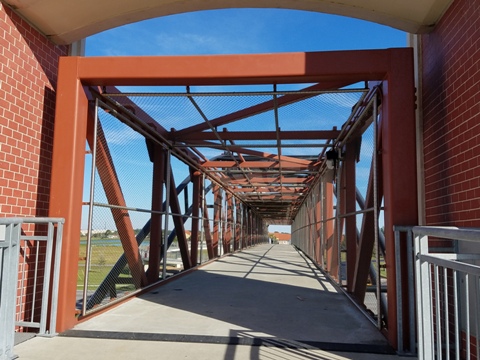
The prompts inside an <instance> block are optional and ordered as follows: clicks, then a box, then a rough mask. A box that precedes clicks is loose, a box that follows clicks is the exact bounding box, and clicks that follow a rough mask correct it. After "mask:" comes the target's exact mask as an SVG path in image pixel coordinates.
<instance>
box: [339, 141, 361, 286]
mask: <svg viewBox="0 0 480 360" xmlns="http://www.w3.org/2000/svg"><path fill="white" fill-rule="evenodd" d="M357 141H361V139H358V138H356V139H353V140H352V141H351V142H348V143H347V144H346V147H345V160H344V162H343V168H344V169H343V170H344V172H343V176H342V179H343V180H344V181H343V184H344V186H345V187H344V189H343V194H342V195H343V196H342V201H343V202H344V203H345V208H344V209H345V213H346V214H347V216H346V218H345V243H346V248H347V290H348V291H352V290H353V278H354V274H355V262H356V259H357V215H356V214H354V213H355V211H356V210H357V208H356V206H357V197H356V176H355V175H356V174H355V162H356V159H357V157H358V154H357V149H358V146H357Z"/></svg>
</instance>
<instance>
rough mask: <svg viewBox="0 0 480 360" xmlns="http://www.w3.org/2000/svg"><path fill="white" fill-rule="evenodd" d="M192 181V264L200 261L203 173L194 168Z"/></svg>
mask: <svg viewBox="0 0 480 360" xmlns="http://www.w3.org/2000/svg"><path fill="white" fill-rule="evenodd" d="M191 178H192V183H193V194H192V196H193V199H192V233H191V238H190V261H191V263H192V266H196V265H197V263H198V223H199V215H200V203H201V201H200V199H201V196H202V193H201V187H202V184H201V173H200V172H198V171H193V169H192V175H191Z"/></svg>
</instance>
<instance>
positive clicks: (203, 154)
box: [103, 81, 366, 224]
mask: <svg viewBox="0 0 480 360" xmlns="http://www.w3.org/2000/svg"><path fill="white" fill-rule="evenodd" d="M344 85H346V83H345V82H344V81H333V82H332V81H330V82H323V83H318V84H314V85H311V86H307V87H303V88H300V89H299V90H296V91H295V90H288V91H277V88H276V85H273V89H274V90H273V91H267V92H265V91H263V92H258V91H251V92H246V91H242V92H234V93H231V92H230V93H227V92H217V93H214V92H202V93H199V92H192V91H191V88H190V87H189V86H187V87H186V91H185V93H178V92H176V93H145V92H142V93H125V94H123V95H124V96H123V99H125V100H122V99H119V97H122V94H121V93H118V92H111V93H104V94H103V96H104V97H106V98H107V99H108V100H109V101H110V102H114V103H116V104H120V106H121V104H125V103H126V104H129V106H128V107H126V108H125V110H126V111H128V110H131V109H132V108H133V109H137V108H138V109H139V112H142V113H143V112H144V113H148V114H149V116H150V117H151V118H153V119H156V120H157V121H158V123H159V126H160V128H161V129H162V130H163V129H166V128H168V125H166V124H164V122H163V121H162V119H164V118H169V117H175V118H176V119H177V121H175V124H174V125H175V126H176V128H171V130H170V131H167V132H165V131H164V130H163V131H162V136H163V137H164V139H166V141H167V142H168V143H169V145H170V146H171V148H172V149H174V151H173V154H175V149H177V150H176V151H177V153H182V152H183V151H184V150H182V149H185V150H187V151H188V152H189V153H190V154H195V155H196V157H197V158H198V159H203V161H202V160H200V163H199V164H200V167H199V168H198V170H200V171H201V172H203V173H205V174H207V176H208V177H210V178H211V179H212V180H214V181H215V182H216V183H218V184H221V185H222V187H223V188H224V189H225V190H226V191H228V192H229V193H230V194H232V195H233V196H235V197H236V198H238V199H239V200H241V201H242V202H243V203H244V204H246V205H247V206H248V207H250V208H252V210H253V211H254V212H255V213H257V214H258V215H259V216H260V217H262V218H265V219H276V220H279V221H282V222H283V223H285V224H289V223H290V222H291V220H292V219H293V218H294V217H295V215H296V213H297V210H298V208H299V206H300V205H301V204H302V203H303V201H304V199H305V198H306V196H307V195H308V193H309V192H310V191H311V189H312V186H313V185H314V184H315V183H316V179H318V176H319V175H320V174H321V173H322V172H323V171H324V169H325V166H324V161H325V151H326V150H327V149H329V148H333V147H335V145H336V143H337V140H338V139H339V137H342V138H344V136H345V134H346V129H345V128H344V127H345V126H344V124H350V123H351V122H352V120H351V119H352V117H353V115H352V114H353V113H354V111H353V110H356V107H358V104H357V103H358V102H360V101H361V100H362V99H363V97H364V94H365V93H366V90H365V89H351V88H350V89H339V88H337V87H339V86H344ZM292 87H297V88H298V86H292ZM268 98H270V100H266V101H265V100H264V99H268ZM183 99H186V100H187V102H185V101H184V100H183ZM155 104H158V105H155ZM188 104H190V105H191V106H193V108H192V111H191V112H187V110H188ZM217 107H218V109H219V110H215V108H217ZM166 108H168V109H169V110H168V113H167V112H166V111H165V110H164V109H166ZM238 108H240V109H239V110H238ZM209 114H212V115H209ZM192 123H193V124H192ZM219 126H222V129H221V130H219V129H218V127H219ZM342 126H343V127H342ZM338 128H342V129H341V130H337V129H338ZM210 153H213V154H214V155H213V156H212V155H210ZM189 165H190V166H192V164H189ZM287 214H288V215H287Z"/></svg>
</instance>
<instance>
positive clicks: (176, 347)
mask: <svg viewBox="0 0 480 360" xmlns="http://www.w3.org/2000/svg"><path fill="white" fill-rule="evenodd" d="M171 279H172V281H169V282H167V283H164V285H161V286H158V287H155V288H152V289H150V290H149V291H148V292H146V293H144V294H143V295H141V296H139V297H135V298H132V299H131V300H129V301H128V302H126V303H124V304H123V305H121V306H118V307H115V308H113V309H110V310H108V311H106V312H104V313H102V314H100V315H98V316H96V317H94V318H91V319H87V320H85V321H83V322H81V323H79V324H78V325H76V326H75V327H74V328H73V329H71V330H69V331H66V332H64V333H62V334H60V335H59V336H57V337H54V338H45V337H36V338H34V339H31V340H28V341H25V342H23V343H21V344H18V345H17V346H16V347H15V353H16V355H19V357H20V359H22V360H28V359H35V360H42V359H49V360H52V359H72V360H75V359H86V358H87V359H95V358H99V357H101V358H103V359H117V360H120V359H148V358H158V356H159V355H160V354H161V357H162V358H172V359H183V358H192V359H197V360H198V359H200V360H201V359H229V360H230V359H336V360H340V359H342V360H343V359H394V358H398V357H397V356H395V355H392V354H393V353H394V352H393V349H392V348H391V347H390V346H389V345H388V343H387V340H386V339H385V337H384V336H383V335H382V334H381V333H380V332H379V331H378V329H377V328H376V326H375V325H374V324H373V323H372V322H370V320H368V319H367V318H366V317H365V316H364V314H362V313H361V311H360V310H359V309H358V308H357V307H356V306H355V305H353V303H352V302H351V301H350V300H349V299H348V298H347V297H346V295H345V294H344V292H343V291H342V290H341V289H339V288H338V287H337V286H336V285H335V284H334V283H332V282H331V281H329V280H328V279H327V278H326V276H325V275H324V274H323V273H322V272H321V271H320V270H318V268H317V267H316V266H315V265H314V264H313V263H312V261H311V260H310V259H308V258H307V257H306V256H305V255H304V254H303V253H301V252H299V251H297V250H296V249H295V248H294V247H293V246H290V245H273V244H262V245H258V246H254V247H251V248H249V249H246V250H244V251H241V252H235V253H233V254H230V255H227V256H224V257H221V258H219V259H218V260H216V261H213V262H210V263H208V264H206V265H204V266H202V267H200V268H198V269H196V270H193V271H190V272H187V273H185V275H180V276H176V277H172V278H171Z"/></svg>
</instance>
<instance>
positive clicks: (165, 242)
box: [162, 149, 171, 280]
mask: <svg viewBox="0 0 480 360" xmlns="http://www.w3.org/2000/svg"><path fill="white" fill-rule="evenodd" d="M166 155H167V156H166V159H165V169H166V171H165V179H166V185H165V187H166V190H165V191H166V198H165V225H164V227H163V266H162V279H164V280H165V279H166V278H167V251H168V221H169V218H170V187H171V184H170V180H171V179H170V177H171V176H170V171H171V169H170V156H171V150H170V149H168V150H167V154H166Z"/></svg>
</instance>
